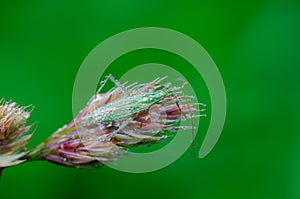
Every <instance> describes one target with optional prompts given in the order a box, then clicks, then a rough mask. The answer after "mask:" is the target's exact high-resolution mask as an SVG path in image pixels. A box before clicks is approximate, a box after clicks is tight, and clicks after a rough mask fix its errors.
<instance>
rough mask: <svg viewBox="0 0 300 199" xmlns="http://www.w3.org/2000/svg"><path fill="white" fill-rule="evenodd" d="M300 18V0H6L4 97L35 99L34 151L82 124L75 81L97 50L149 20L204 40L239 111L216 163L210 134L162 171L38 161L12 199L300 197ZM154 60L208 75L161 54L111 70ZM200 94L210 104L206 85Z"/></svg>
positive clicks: (1, 58) (1, 31) (1, 63)
mask: <svg viewBox="0 0 300 199" xmlns="http://www.w3.org/2000/svg"><path fill="white" fill-rule="evenodd" d="M299 21H300V3H299V1H289V0H284V1H283V0H282V1H276V0H274V1H258V0H255V1H253V0H252V1H250V0H246V1H237V0H231V1H221V0H212V1H178V0H172V1H171V0H170V1H166V0H164V1H162V0H152V1H150V0H128V1H121V0H120V1H108V0H107V1H96V0H94V1H92V0H86V1H76V2H75V1H55V0H54V1H18V0H12V1H1V2H0V77H1V78H0V85H1V86H0V87H1V90H0V91H1V95H0V97H4V98H5V99H7V100H8V99H13V100H14V101H16V102H18V103H19V104H21V105H28V104H34V106H35V110H34V112H33V113H32V117H31V118H30V121H29V122H30V123H33V122H35V121H38V129H37V130H36V133H35V134H34V137H33V138H32V141H31V143H30V147H33V146H35V145H36V144H38V143H39V142H41V141H42V140H44V139H46V138H47V137H48V136H49V135H50V134H51V133H52V132H54V131H55V130H56V129H57V128H59V127H61V126H62V125H63V124H65V123H67V122H68V121H69V120H71V119H72V89H73V83H74V80H75V77H76V72H77V71H78V69H79V67H80V65H81V63H82V61H83V60H84V58H85V57H86V56H87V54H88V53H89V52H90V51H91V50H92V49H93V48H94V47H95V46H96V45H98V44H99V43H100V42H101V41H103V40H105V39H107V38H108V37H110V36H112V35H114V34H117V33H119V32H121V31H125V30H128V29H132V28H137V27H145V26H156V27H165V28H170V29H174V30H177V31H180V32H182V33H184V34H187V35H188V36H190V37H192V38H193V39H195V40H196V41H198V42H199V43H200V44H202V45H203V47H204V48H205V49H206V50H207V51H208V52H209V53H210V55H211V56H212V58H213V59H214V61H215V62H216V64H217V65H218V67H219V70H220V72H221V74H222V76H223V80H224V83H225V87H226V91H227V99H228V112H227V119H226V124H225V127H224V130H223V133H222V136H221V138H220V140H219V142H218V143H217V145H216V146H215V148H214V150H213V151H212V152H211V153H210V154H209V155H208V156H207V157H206V158H204V159H201V160H200V159H198V157H197V152H198V150H199V148H200V145H201V142H202V139H203V137H204V135H203V131H199V133H198V135H197V138H196V150H195V151H196V152H195V153H194V154H193V155H192V156H191V155H190V153H189V151H187V152H186V153H185V154H184V155H183V156H182V157H181V158H180V159H178V160H177V161H176V162H174V163H173V164H171V165H170V166H168V167H166V168H164V169H162V170H159V171H155V172H152V173H145V174H128V173H122V172H119V171H116V170H113V169H110V168H107V167H106V168H101V169H94V170H77V169H71V168H65V167H62V166H58V165H54V164H50V163H48V162H43V161H40V162H30V163H26V164H23V165H18V166H15V167H12V168H9V169H6V170H5V171H4V173H3V176H2V179H1V181H0V190H1V192H0V198H37V197H43V198H134V197H139V198H205V199H206V198H209V199H211V198H213V199H214V198H239V199H240V198H255V199H256V198H272V199H275V198H281V199H282V198H288V199H298V198H300V136H299V130H300V124H299V119H300V115H299V113H300V106H299V99H300V92H299V72H300V68H299V67H300V59H299V52H300V48H299V47H300V38H299V35H300V26H299ZM154 61H155V62H158V63H163V64H168V65H170V66H172V67H174V68H177V67H178V70H179V68H180V67H183V68H185V70H184V74H185V76H186V78H187V79H189V81H191V82H193V81H197V80H198V79H199V78H200V77H198V76H195V75H194V73H193V70H192V67H191V66H189V64H188V63H186V62H185V61H184V60H180V59H179V58H178V57H176V56H175V55H170V54H168V53H166V52H160V51H155V50H145V51H143V50H142V51H139V52H135V53H131V54H128V55H124V56H122V57H120V58H119V59H118V60H116V62H115V63H114V64H113V65H114V67H111V70H110V71H109V72H111V73H113V74H114V75H115V76H116V77H119V76H121V75H122V73H124V72H126V70H125V69H127V70H129V69H130V68H131V67H133V66H135V65H137V64H142V63H148V62H154ZM121 66H122V67H123V68H122V69H120V67H121ZM124 67H125V69H124ZM197 96H198V97H200V98H201V99H202V101H204V102H207V103H208V104H209V97H208V96H207V91H206V90H205V86H204V87H203V88H201V89H200V88H199V89H198V90H197ZM204 120H206V121H204V122H203V126H201V127H200V130H201V128H202V129H205V128H206V127H207V125H208V123H209V118H207V119H204ZM297 132H298V133H297Z"/></svg>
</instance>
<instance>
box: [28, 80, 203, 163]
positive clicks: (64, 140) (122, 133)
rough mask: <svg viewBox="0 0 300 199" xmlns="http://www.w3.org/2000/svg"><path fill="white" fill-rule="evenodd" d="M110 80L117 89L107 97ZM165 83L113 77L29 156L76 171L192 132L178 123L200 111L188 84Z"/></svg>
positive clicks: (109, 92)
mask: <svg viewBox="0 0 300 199" xmlns="http://www.w3.org/2000/svg"><path fill="white" fill-rule="evenodd" d="M109 79H110V80H112V81H113V82H114V83H115V85H116V86H115V87H114V88H112V89H111V90H109V91H108V92H106V93H101V90H102V88H103V86H104V85H105V83H106V82H107V80H109ZM163 79H164V78H157V79H155V80H154V81H152V82H150V83H145V84H138V83H135V84H131V85H126V83H125V84H121V83H120V82H118V81H117V80H116V79H114V78H113V77H112V76H111V75H110V76H108V77H107V78H106V79H105V80H104V81H103V82H102V83H101V85H100V88H99V90H98V92H97V93H96V94H95V95H94V96H92V98H91V99H90V100H89V102H88V103H87V105H86V107H85V108H84V109H83V110H82V111H81V112H80V113H79V115H77V116H76V117H75V118H74V119H73V120H72V121H71V122H70V123H69V124H67V125H65V126H64V127H62V128H61V129H59V130H57V132H56V133H54V134H53V135H52V136H50V137H49V138H48V139H47V140H46V141H45V142H43V143H42V144H40V145H39V146H37V147H36V148H35V149H33V150H32V151H31V152H30V153H29V154H28V155H27V158H28V159H29V160H30V159H31V160H33V159H46V160H48V161H51V162H55V163H58V164H62V165H66V166H71V167H83V168H85V167H95V166H101V165H103V164H105V163H107V162H111V161H114V160H117V159H118V158H120V156H122V155H124V154H126V148H127V147H131V146H137V145H145V144H150V143H153V142H158V141H159V140H161V139H165V138H167V136H166V135H165V133H166V132H170V131H172V132H173V131H176V130H178V129H184V128H189V127H186V126H180V125H178V122H179V121H180V120H181V119H192V118H193V117H194V115H193V113H194V112H197V110H196V109H195V108H193V107H192V105H191V104H189V103H188V101H189V100H190V99H189V97H188V96H185V95H184V93H183V92H182V91H181V89H182V88H183V86H181V87H175V86H172V84H171V83H170V82H169V83H166V84H161V83H160V82H161V81H162V80H163ZM184 84H185V83H184ZM194 105H198V104H197V103H196V104H194Z"/></svg>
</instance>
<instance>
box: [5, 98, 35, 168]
mask: <svg viewBox="0 0 300 199" xmlns="http://www.w3.org/2000/svg"><path fill="white" fill-rule="evenodd" d="M30 109H31V108H30V107H20V106H18V105H17V104H16V103H15V102H11V101H8V102H5V101H4V100H3V99H2V100H0V168H3V167H8V166H12V165H15V164H18V163H20V162H23V161H24V160H19V159H20V158H21V157H22V156H23V155H24V154H25V152H24V151H25V150H26V145H27V143H28V140H29V139H30V137H31V134H28V135H25V134H26V133H27V132H28V131H29V130H30V128H31V126H26V121H27V119H28V118H29V116H30V113H31V110H30Z"/></svg>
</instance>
